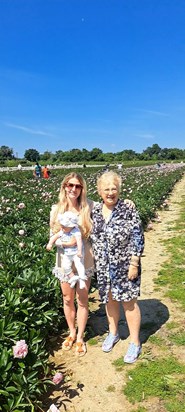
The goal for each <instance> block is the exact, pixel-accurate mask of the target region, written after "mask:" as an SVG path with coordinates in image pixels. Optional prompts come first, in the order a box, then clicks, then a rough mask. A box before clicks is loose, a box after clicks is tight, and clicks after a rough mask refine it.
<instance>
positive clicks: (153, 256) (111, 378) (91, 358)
mask: <svg viewBox="0 0 185 412" xmlns="http://www.w3.org/2000/svg"><path fill="white" fill-rule="evenodd" d="M184 193H185V176H184V178H183V179H182V180H181V181H180V182H178V183H177V184H176V185H175V187H174V190H173V192H172V194H171V196H170V198H169V204H168V209H167V210H160V211H159V213H158V214H159V218H158V219H157V220H156V221H155V222H153V223H152V226H153V228H152V229H151V230H148V231H146V232H145V251H144V255H143V257H142V287H141V296H140V299H139V305H140V309H141V313H142V324H141V334H140V336H141V342H142V356H141V359H142V357H143V356H146V357H147V356H149V357H152V356H157V351H158V350H159V349H158V348H157V347H156V348H155V345H152V351H153V352H152V353H151V346H150V344H149V342H147V341H148V338H149V337H150V336H151V335H153V334H155V333H159V332H160V336H161V334H162V333H163V330H164V325H165V323H166V322H167V321H172V320H173V321H179V320H180V319H182V312H181V310H180V308H178V307H176V305H175V303H173V302H172V301H171V300H170V299H168V298H166V297H165V293H164V292H165V290H164V288H163V289H160V290H157V288H156V285H155V284H154V279H155V278H156V277H157V274H158V272H159V270H160V268H161V266H162V264H163V263H164V262H165V261H166V260H167V259H168V257H169V256H168V254H167V252H166V250H165V246H164V244H163V242H162V241H163V240H164V239H167V238H169V236H172V235H173V234H174V233H173V225H174V222H175V221H176V220H177V219H178V216H179V212H180V201H181V199H182V196H183V195H184ZM169 229H170V230H169ZM89 304H90V314H89V320H88V324H87V334H86V341H87V353H86V355H85V356H84V357H81V358H79V357H76V356H75V346H74V347H73V348H72V350H70V351H69V352H66V351H65V352H64V351H63V350H62V348H61V345H62V341H63V337H60V338H59V339H58V340H57V342H56V346H55V349H54V350H53V353H52V355H51V357H50V360H51V362H54V363H55V365H56V366H55V367H56V369H57V368H58V370H60V371H61V370H62V372H63V374H64V381H63V383H62V385H59V387H58V388H56V389H58V390H55V391H53V392H52V394H51V396H50V402H49V404H52V403H54V404H55V405H56V406H57V407H58V408H59V410H60V411H61V412H63V411H66V412H72V411H75V412H94V411H96V412H105V411H106V412H131V411H134V410H137V405H136V404H135V405H131V404H130V403H129V402H128V400H127V399H126V397H125V395H124V394H123V388H124V385H125V384H126V379H127V378H126V373H127V372H128V370H130V369H132V368H134V367H135V364H134V365H125V366H124V367H123V368H122V370H121V371H120V370H119V371H118V370H116V368H115V366H114V365H113V362H114V361H116V360H117V359H120V358H122V356H123V355H124V354H125V352H126V350H127V347H128V343H129V334H128V329H127V325H126V322H125V318H124V314H123V312H122V311H121V316H120V322H119V334H120V337H121V339H120V341H119V342H118V343H117V344H116V345H115V346H114V349H113V350H112V351H111V352H110V353H108V354H106V353H104V352H103V351H102V349H101V344H102V341H103V340H104V339H105V337H106V334H107V331H108V325H107V320H106V315H105V309H104V306H103V305H101V304H100V301H99V298H98V292H97V290H94V291H92V292H91V293H90V296H89ZM92 337H93V339H92ZM89 338H91V339H89ZM88 341H89V343H88ZM90 343H91V344H90ZM92 343H94V344H92ZM155 351H156V353H155ZM170 351H171V352H172V353H174V352H173V346H172V347H170ZM174 351H175V349H174ZM174 354H175V353H174ZM181 356H182V353H181ZM183 356H184V358H185V353H184V354H183ZM140 361H142V360H138V362H140ZM145 407H146V408H147V411H152V412H159V411H160V412H162V411H163V408H162V405H160V401H159V400H156V399H155V400H153V401H152V400H151V399H150V400H149V402H146V404H145Z"/></svg>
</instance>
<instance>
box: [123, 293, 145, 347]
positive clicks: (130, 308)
mask: <svg viewBox="0 0 185 412" xmlns="http://www.w3.org/2000/svg"><path fill="white" fill-rule="evenodd" d="M122 305H123V309H124V311H125V317H126V321H127V325H128V328H129V332H130V342H132V343H135V345H140V340H139V332H140V325H141V312H140V308H139V305H138V303H137V299H132V300H130V302H122Z"/></svg>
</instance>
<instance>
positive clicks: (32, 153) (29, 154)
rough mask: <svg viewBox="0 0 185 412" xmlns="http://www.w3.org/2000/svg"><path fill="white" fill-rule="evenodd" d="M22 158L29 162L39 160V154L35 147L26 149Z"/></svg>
mask: <svg viewBox="0 0 185 412" xmlns="http://www.w3.org/2000/svg"><path fill="white" fill-rule="evenodd" d="M24 158H25V159H26V160H29V161H30V162H37V161H38V160H40V154H39V152H38V151H37V150H36V149H27V150H26V151H25V153H24Z"/></svg>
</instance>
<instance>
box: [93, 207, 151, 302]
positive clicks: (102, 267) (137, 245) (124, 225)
mask: <svg viewBox="0 0 185 412" xmlns="http://www.w3.org/2000/svg"><path fill="white" fill-rule="evenodd" d="M102 207H103V203H100V204H97V205H95V206H94V208H93V210H92V220H93V229H92V233H91V241H92V248H93V255H94V260H95V270H96V274H97V282H98V289H99V294H100V299H101V301H102V302H103V303H107V302H108V295H109V290H111V293H112V298H113V299H115V300H116V301H118V302H119V301H130V300H132V299H133V298H137V297H138V296H139V295H140V282H141V266H139V274H138V277H137V278H136V279H134V280H129V279H128V269H129V264H130V259H131V256H133V255H134V256H141V255H142V252H143V249H144V235H143V230H142V226H141V221H140V218H139V214H138V212H137V211H136V209H135V208H131V207H129V205H128V204H127V203H124V201H123V200H118V202H117V204H116V205H115V207H114V209H113V211H112V213H111V215H110V217H109V220H108V221H106V220H105V219H104V218H103V215H102Z"/></svg>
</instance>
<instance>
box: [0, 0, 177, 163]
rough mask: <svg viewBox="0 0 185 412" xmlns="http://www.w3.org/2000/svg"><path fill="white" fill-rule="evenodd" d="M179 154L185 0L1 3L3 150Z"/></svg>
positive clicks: (0, 134) (19, 0) (3, 0)
mask: <svg viewBox="0 0 185 412" xmlns="http://www.w3.org/2000/svg"><path fill="white" fill-rule="evenodd" d="M154 143H158V145H159V146H160V147H161V148H164V147H168V148H170V147H177V148H182V149H184V148H185V0H0V146H2V145H6V146H9V147H11V148H12V149H13V150H14V153H15V154H17V155H18V156H19V157H23V155H24V152H25V150H27V149H30V148H33V149H37V150H38V151H39V152H40V153H43V152H44V151H46V150H49V151H51V152H53V153H55V152H56V151H57V150H64V151H67V150H71V149H73V148H79V149H83V148H86V149H87V150H92V149H93V148H94V147H98V148H100V149H101V150H102V151H103V152H119V151H121V150H125V149H132V150H135V151H136V152H139V153H140V152H142V151H143V150H144V149H146V148H147V147H148V146H152V145H153V144H154Z"/></svg>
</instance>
